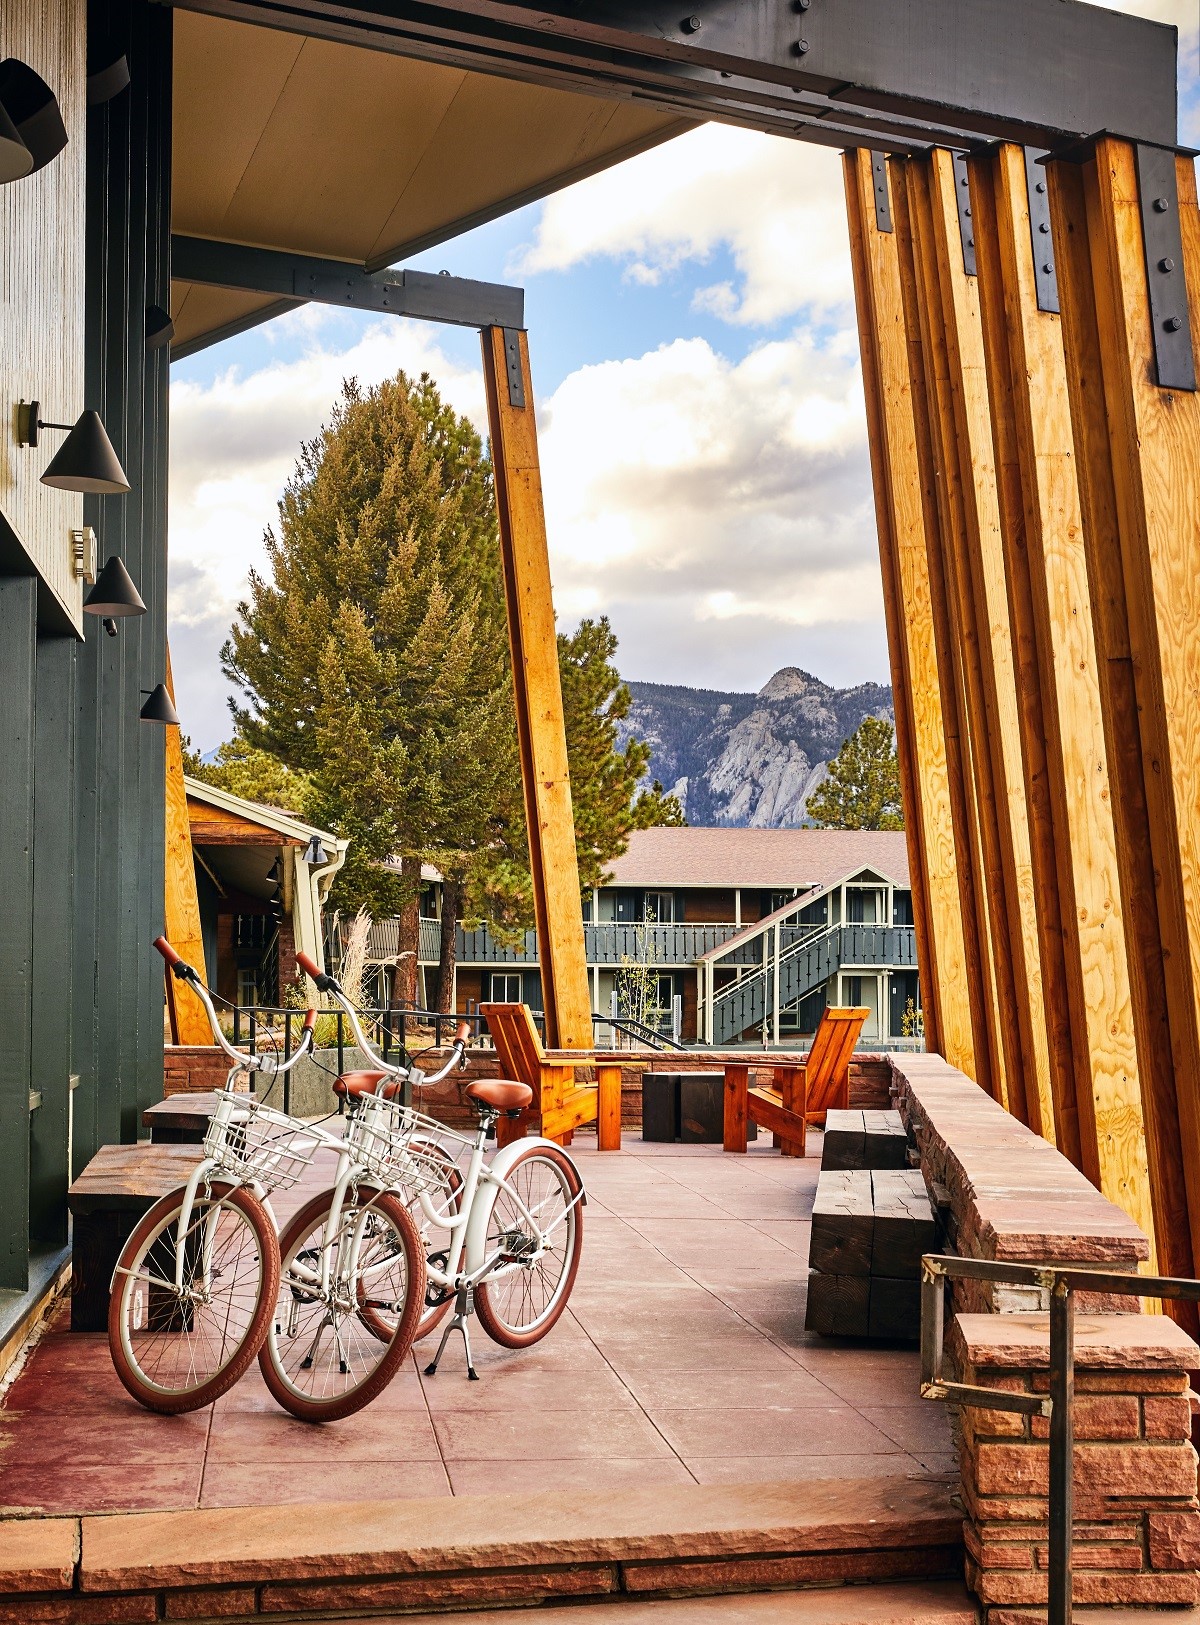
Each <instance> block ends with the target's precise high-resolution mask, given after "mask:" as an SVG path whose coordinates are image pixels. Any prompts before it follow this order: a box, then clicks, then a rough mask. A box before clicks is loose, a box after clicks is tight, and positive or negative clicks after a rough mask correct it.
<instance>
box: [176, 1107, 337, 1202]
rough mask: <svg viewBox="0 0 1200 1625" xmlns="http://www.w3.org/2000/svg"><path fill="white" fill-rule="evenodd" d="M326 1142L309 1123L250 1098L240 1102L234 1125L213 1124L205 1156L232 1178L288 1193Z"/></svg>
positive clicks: (206, 1144) (232, 1121)
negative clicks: (321, 1140)
mask: <svg viewBox="0 0 1200 1625" xmlns="http://www.w3.org/2000/svg"><path fill="white" fill-rule="evenodd" d="M320 1143H321V1142H320V1136H319V1135H317V1134H314V1133H313V1131H312V1130H311V1129H310V1128H309V1127H308V1125H307V1124H305V1123H302V1122H300V1121H299V1120H298V1119H297V1118H295V1117H289V1116H288V1115H287V1114H286V1112H280V1111H276V1110H275V1109H274V1108H273V1107H271V1106H264V1105H262V1104H261V1103H260V1102H258V1101H255V1100H253V1099H250V1100H247V1101H246V1103H245V1105H243V1104H242V1103H241V1102H240V1101H239V1102H238V1107H237V1110H236V1111H235V1113H234V1116H233V1119H232V1120H231V1121H230V1122H228V1123H226V1124H224V1125H222V1124H221V1123H219V1122H218V1121H217V1120H216V1119H213V1120H212V1121H211V1122H210V1123H209V1125H208V1133H207V1134H206V1135H205V1136H204V1152H205V1155H206V1156H208V1157H211V1158H212V1159H213V1160H214V1161H215V1162H216V1163H217V1164H218V1165H219V1171H220V1173H222V1174H225V1175H227V1176H228V1177H230V1178H233V1179H238V1180H243V1181H245V1182H246V1183H247V1184H251V1183H252V1184H258V1185H261V1186H262V1187H263V1189H264V1190H267V1191H283V1190H287V1189H288V1188H289V1187H290V1186H292V1185H294V1184H295V1183H296V1182H297V1180H299V1179H300V1177H301V1176H302V1174H303V1173H304V1170H305V1169H306V1168H307V1167H308V1165H309V1163H310V1162H311V1161H312V1157H313V1153H314V1152H315V1151H316V1149H317V1147H318V1145H319V1144H320Z"/></svg>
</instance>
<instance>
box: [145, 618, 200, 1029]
mask: <svg viewBox="0 0 1200 1625" xmlns="http://www.w3.org/2000/svg"><path fill="white" fill-rule="evenodd" d="M167 690H168V692H169V693H170V695H171V698H172V700H174V698H175V683H174V679H173V677H172V675H171V652H170V650H168V651H167ZM164 732H165V734H166V736H167V738H166V781H167V821H166V869H165V882H166V883H165V886H164V894H163V917H164V921H165V928H166V936H167V941H168V942H169V943H170V944H171V946H172V947H173V948H174V949H175V950H176V952H177V953H178V954H180V955H181V956H182V958H184V959H185V960H186V961H187V963H188V964H189V965H191V966H192V967H193V969H194V970H197V971H199V973H200V975H201V976H202V977H203V978H204V980H205V981H207V980H208V973H207V971H206V970H205V967H204V937H203V935H202V933H201V928H200V899H199V896H198V894H197V891H196V865H195V860H194V859H193V857H192V831H191V826H190V824H189V823H188V809H187V786H186V785H185V784H184V782H183V741H182V739H181V737H180V730H179V729H178V728H166V729H164ZM149 947H150V945H149V943H147V944H146V949H147V951H149ZM166 980H167V1013H168V1016H169V1018H170V1023H171V1042H172V1043H174V1044H211V1043H212V1042H213V1035H212V1028H211V1027H210V1026H209V1024H208V1016H207V1014H206V1013H205V1009H204V1006H203V1005H202V1004H201V1003H200V1000H199V999H198V998H197V997H196V995H195V994H194V993H193V992H192V990H191V988H189V987H186V986H185V985H184V984H183V983H182V982H179V981H176V979H175V977H174V976H172V975H171V973H170V971H168V972H167V973H166Z"/></svg>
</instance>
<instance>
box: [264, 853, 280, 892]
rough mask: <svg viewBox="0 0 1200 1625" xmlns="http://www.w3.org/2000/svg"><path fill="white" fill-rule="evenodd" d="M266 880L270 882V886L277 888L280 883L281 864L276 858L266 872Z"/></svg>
mask: <svg viewBox="0 0 1200 1625" xmlns="http://www.w3.org/2000/svg"><path fill="white" fill-rule="evenodd" d="M267 879H268V880H269V881H270V882H271V884H272V886H278V885H279V883H280V882H281V881H282V879H283V864H282V863H280V861H279V859H278V858H276V859H275V862H274V863H273V864H272V865H271V867H270V868H269V869H268V870H267Z"/></svg>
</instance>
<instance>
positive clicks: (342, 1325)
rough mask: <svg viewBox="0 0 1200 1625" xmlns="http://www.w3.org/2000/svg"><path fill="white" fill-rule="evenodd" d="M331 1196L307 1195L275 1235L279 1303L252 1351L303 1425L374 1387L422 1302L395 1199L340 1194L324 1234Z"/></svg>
mask: <svg viewBox="0 0 1200 1625" xmlns="http://www.w3.org/2000/svg"><path fill="white" fill-rule="evenodd" d="M333 1200H334V1193H333V1192H332V1191H326V1192H325V1193H324V1194H323V1195H321V1196H316V1197H314V1198H313V1200H312V1201H311V1202H309V1203H308V1205H307V1206H306V1207H303V1208H301V1210H300V1212H299V1213H297V1215H296V1217H295V1218H294V1219H293V1220H292V1222H291V1223H290V1224H289V1225H288V1226H287V1228H286V1229H285V1230H284V1232H283V1235H282V1236H281V1237H280V1242H279V1251H280V1254H281V1256H282V1260H283V1269H282V1274H281V1280H280V1290H279V1301H278V1304H277V1306H276V1311H275V1314H274V1316H273V1317H272V1322H271V1325H270V1328H269V1330H268V1332H267V1337H266V1341H265V1342H264V1343H263V1346H262V1352H261V1354H260V1355H259V1365H260V1366H261V1367H262V1374H263V1378H264V1380H265V1381H266V1384H267V1387H268V1388H269V1389H270V1390H271V1392H272V1394H273V1395H274V1396H275V1398H276V1399H277V1400H278V1401H279V1403H280V1404H281V1405H282V1406H283V1407H284V1409H285V1410H288V1411H290V1412H291V1413H292V1415H293V1416H297V1417H299V1418H300V1420H301V1421H303V1422H336V1421H337V1420H338V1419H339V1418H341V1417H343V1416H352V1415H353V1414H354V1412H355V1411H359V1410H361V1409H362V1407H363V1406H364V1405H368V1404H370V1402H371V1400H373V1399H374V1398H375V1397H376V1395H377V1394H380V1393H382V1392H383V1390H384V1388H386V1387H387V1385H388V1383H389V1382H390V1381H391V1380H392V1377H393V1376H394V1375H395V1373H396V1372H397V1370H398V1369H399V1368H400V1366H401V1365H402V1364H403V1362H404V1357H405V1355H406V1354H407V1353H408V1351H409V1349H410V1348H411V1347H412V1343H413V1337H414V1335H415V1333H416V1330H417V1323H418V1322H419V1320H420V1318H421V1311H422V1306H423V1304H424V1301H425V1254H424V1251H423V1250H422V1247H421V1238H420V1237H419V1236H418V1234H417V1228H416V1226H415V1225H414V1224H413V1221H412V1218H411V1216H410V1215H409V1213H408V1210H407V1209H406V1208H405V1206H404V1204H403V1202H401V1201H399V1200H398V1199H397V1198H396V1197H395V1196H393V1195H391V1194H390V1193H388V1192H386V1191H380V1190H374V1189H369V1188H367V1187H366V1186H363V1187H361V1188H360V1189H359V1190H357V1191H351V1192H348V1193H347V1195H346V1197H345V1200H344V1201H343V1203H342V1208H341V1211H340V1213H339V1214H338V1216H337V1220H336V1223H335V1224H334V1226H333V1229H332V1233H331V1232H330V1214H331V1210H332V1206H333ZM364 1310H367V1311H369V1312H370V1313H371V1315H372V1318H373V1320H374V1322H375V1325H373V1326H367V1325H366V1324H364V1320H363V1311H364Z"/></svg>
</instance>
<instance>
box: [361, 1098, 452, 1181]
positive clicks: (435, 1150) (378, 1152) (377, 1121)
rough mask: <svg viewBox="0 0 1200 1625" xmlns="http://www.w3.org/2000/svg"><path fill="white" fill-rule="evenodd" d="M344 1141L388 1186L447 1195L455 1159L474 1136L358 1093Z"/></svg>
mask: <svg viewBox="0 0 1200 1625" xmlns="http://www.w3.org/2000/svg"><path fill="white" fill-rule="evenodd" d="M346 1143H347V1145H348V1146H349V1147H350V1148H351V1150H352V1154H353V1155H354V1157H355V1158H356V1160H357V1161H358V1162H359V1164H360V1166H361V1167H362V1168H363V1169H364V1171H365V1172H366V1173H367V1174H369V1175H370V1176H371V1177H372V1178H373V1179H378V1180H379V1181H380V1182H381V1183H382V1184H385V1185H387V1186H389V1187H398V1188H400V1189H402V1190H404V1191H406V1192H409V1193H413V1194H415V1193H416V1192H417V1191H421V1190H424V1191H426V1192H428V1193H429V1195H430V1196H433V1197H435V1198H437V1197H442V1198H445V1197H446V1196H447V1195H448V1194H449V1193H450V1192H451V1191H452V1188H453V1184H454V1178H455V1168H456V1164H457V1163H458V1161H459V1160H460V1158H461V1157H462V1156H463V1155H464V1154H465V1153H467V1152H469V1151H470V1150H471V1148H472V1145H473V1144H474V1142H473V1141H472V1140H470V1139H468V1138H467V1136H466V1135H464V1134H458V1133H456V1132H455V1130H454V1129H450V1128H447V1127H446V1125H445V1123H439V1122H438V1121H437V1119H436V1118H434V1117H426V1116H424V1115H423V1114H422V1113H421V1112H417V1111H414V1110H413V1109H412V1107H411V1106H404V1105H402V1104H401V1103H400V1102H399V1101H396V1100H384V1099H383V1098H382V1097H381V1096H379V1095H362V1096H360V1098H359V1100H358V1104H357V1107H356V1109H355V1111H354V1114H353V1116H352V1117H351V1118H350V1121H349V1122H348V1124H347V1125H346Z"/></svg>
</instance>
